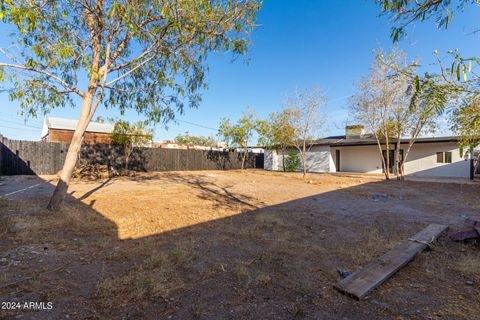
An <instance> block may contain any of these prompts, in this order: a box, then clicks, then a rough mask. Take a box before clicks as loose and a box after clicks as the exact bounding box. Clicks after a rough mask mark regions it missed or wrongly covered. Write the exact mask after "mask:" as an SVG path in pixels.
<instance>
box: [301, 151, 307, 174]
mask: <svg viewBox="0 0 480 320" xmlns="http://www.w3.org/2000/svg"><path fill="white" fill-rule="evenodd" d="M302 159H303V180H305V178H306V177H307V147H306V146H305V142H304V143H303V150H302Z"/></svg>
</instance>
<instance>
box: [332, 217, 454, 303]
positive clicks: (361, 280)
mask: <svg viewBox="0 0 480 320" xmlns="http://www.w3.org/2000/svg"><path fill="white" fill-rule="evenodd" d="M447 229H448V227H447V226H444V225H439V224H431V225H429V226H428V227H426V228H425V229H423V230H422V231H420V232H419V233H417V234H416V235H414V236H413V237H411V238H409V239H407V240H403V241H401V242H399V243H398V244H397V245H396V246H395V247H394V248H393V249H392V250H390V251H389V252H387V253H386V254H384V255H383V256H381V257H380V258H377V259H376V260H374V261H372V262H370V263H369V264H368V265H366V266H365V267H363V268H361V269H360V270H358V271H356V272H354V273H353V274H351V275H350V276H348V277H346V278H345V279H342V280H340V281H339V282H338V283H337V284H336V286H335V288H336V289H338V290H339V291H340V292H342V293H345V294H347V295H349V296H352V297H354V298H356V299H363V298H365V297H366V296H367V294H368V293H369V292H370V291H372V290H373V289H375V288H376V287H378V286H379V285H381V284H382V283H383V282H385V281H386V280H387V279H388V278H390V277H391V276H392V275H393V274H394V273H395V272H397V271H398V270H400V269H401V268H402V267H403V266H405V265H406V264H407V263H408V262H410V261H411V260H412V259H413V258H414V257H415V255H416V254H417V253H418V252H420V251H422V250H424V249H425V248H426V247H427V246H428V245H429V244H430V243H432V242H433V241H435V240H436V239H437V238H438V237H439V236H440V235H441V234H442V233H443V232H445V231H446V230H447Z"/></svg>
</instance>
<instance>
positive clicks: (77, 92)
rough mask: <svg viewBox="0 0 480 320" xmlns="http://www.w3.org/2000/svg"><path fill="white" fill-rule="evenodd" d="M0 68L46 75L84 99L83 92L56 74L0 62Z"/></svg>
mask: <svg viewBox="0 0 480 320" xmlns="http://www.w3.org/2000/svg"><path fill="white" fill-rule="evenodd" d="M0 67H7V68H16V69H21V70H26V71H30V72H35V73H40V74H44V75H46V76H48V77H50V78H52V79H54V80H55V81H57V82H58V83H60V84H61V85H62V86H64V87H65V88H66V89H68V90H69V91H71V92H74V93H76V94H78V95H79V96H80V97H82V98H83V92H81V91H80V90H78V89H77V88H75V87H72V86H71V85H69V84H68V83H66V82H65V81H63V80H62V79H60V78H59V77H57V76H55V75H54V74H52V73H50V72H47V71H43V70H37V69H34V68H30V67H25V66H21V65H17V64H11V63H2V62H0Z"/></svg>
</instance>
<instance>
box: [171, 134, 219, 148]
mask: <svg viewBox="0 0 480 320" xmlns="http://www.w3.org/2000/svg"><path fill="white" fill-rule="evenodd" d="M174 141H175V143H178V144H187V145H188V144H190V145H199V146H204V147H216V146H217V145H218V142H217V140H215V139H214V138H213V137H204V136H192V135H190V134H189V133H188V132H185V134H179V135H177V136H176V137H175V139H174Z"/></svg>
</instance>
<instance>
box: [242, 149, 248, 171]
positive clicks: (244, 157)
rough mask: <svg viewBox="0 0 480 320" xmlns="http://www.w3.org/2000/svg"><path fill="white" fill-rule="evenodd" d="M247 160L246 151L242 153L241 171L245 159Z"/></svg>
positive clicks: (243, 167)
mask: <svg viewBox="0 0 480 320" xmlns="http://www.w3.org/2000/svg"><path fill="white" fill-rule="evenodd" d="M246 158H247V151H244V152H243V156H242V170H243V169H245V159H246Z"/></svg>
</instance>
